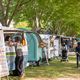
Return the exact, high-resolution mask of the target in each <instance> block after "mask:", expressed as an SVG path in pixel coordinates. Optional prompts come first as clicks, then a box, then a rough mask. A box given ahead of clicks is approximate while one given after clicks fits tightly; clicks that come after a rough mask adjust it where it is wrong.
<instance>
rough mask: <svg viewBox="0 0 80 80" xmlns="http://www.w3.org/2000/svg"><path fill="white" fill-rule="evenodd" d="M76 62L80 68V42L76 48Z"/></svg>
mask: <svg viewBox="0 0 80 80" xmlns="http://www.w3.org/2000/svg"><path fill="white" fill-rule="evenodd" d="M76 60H77V61H76V62H77V68H78V67H79V60H80V42H78V45H77V47H76Z"/></svg>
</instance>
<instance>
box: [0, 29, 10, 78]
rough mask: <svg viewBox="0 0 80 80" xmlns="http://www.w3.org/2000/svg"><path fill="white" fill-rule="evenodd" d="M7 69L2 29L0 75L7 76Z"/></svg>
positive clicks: (0, 32)
mask: <svg viewBox="0 0 80 80" xmlns="http://www.w3.org/2000/svg"><path fill="white" fill-rule="evenodd" d="M8 75H9V69H8V64H7V59H6V53H5V42H4V35H3V30H0V77H4V76H8Z"/></svg>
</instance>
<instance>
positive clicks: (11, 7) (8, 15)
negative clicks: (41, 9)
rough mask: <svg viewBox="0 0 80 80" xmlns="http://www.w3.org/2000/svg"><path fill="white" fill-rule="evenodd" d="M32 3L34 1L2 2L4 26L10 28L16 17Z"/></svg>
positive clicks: (13, 0)
mask: <svg viewBox="0 0 80 80" xmlns="http://www.w3.org/2000/svg"><path fill="white" fill-rule="evenodd" d="M31 1H34V0H0V22H1V23H2V25H3V26H9V25H10V23H11V21H12V20H13V18H14V16H16V15H17V14H18V13H19V11H21V10H22V8H23V7H24V6H25V5H28V4H29V3H30V2H31Z"/></svg>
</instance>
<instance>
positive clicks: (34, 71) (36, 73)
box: [9, 56, 80, 80]
mask: <svg viewBox="0 0 80 80" xmlns="http://www.w3.org/2000/svg"><path fill="white" fill-rule="evenodd" d="M49 63H50V65H47V64H46V63H45V64H43V65H40V66H39V67H33V66H30V67H28V68H26V69H25V74H26V77H33V78H36V77H37V78H43V77H46V78H60V77H75V78H76V77H80V69H77V68H76V57H75V56H70V57H69V62H60V60H57V59H55V60H54V59H53V60H52V61H50V62H49ZM9 78H10V79H9V80H12V79H13V80H18V77H11V76H10V77H9Z"/></svg>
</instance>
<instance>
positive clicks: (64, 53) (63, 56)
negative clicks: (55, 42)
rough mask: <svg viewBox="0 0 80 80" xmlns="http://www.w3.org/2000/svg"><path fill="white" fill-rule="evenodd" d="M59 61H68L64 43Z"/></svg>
mask: <svg viewBox="0 0 80 80" xmlns="http://www.w3.org/2000/svg"><path fill="white" fill-rule="evenodd" d="M61 61H68V56H67V49H66V46H65V45H64V46H63V47H62V55H61Z"/></svg>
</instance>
